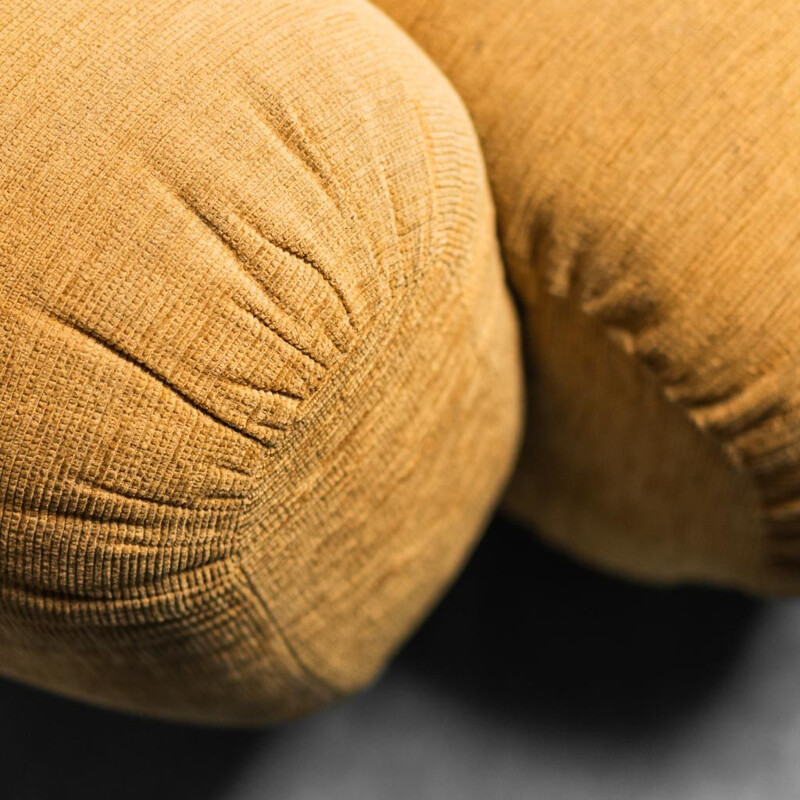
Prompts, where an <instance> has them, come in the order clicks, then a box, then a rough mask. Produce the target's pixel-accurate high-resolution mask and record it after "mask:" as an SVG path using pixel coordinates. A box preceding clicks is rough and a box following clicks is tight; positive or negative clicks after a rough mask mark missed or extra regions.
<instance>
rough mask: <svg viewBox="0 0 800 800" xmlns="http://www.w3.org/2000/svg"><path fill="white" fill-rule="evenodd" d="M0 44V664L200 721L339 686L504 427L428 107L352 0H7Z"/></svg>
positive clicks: (428, 563)
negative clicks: (55, 1)
mask: <svg viewBox="0 0 800 800" xmlns="http://www.w3.org/2000/svg"><path fill="white" fill-rule="evenodd" d="M0 54H2V55H0V64H2V69H0V129H1V130H0V264H2V269H0V320H2V323H1V324H0V379H1V380H0V672H2V673H3V674H4V675H8V676H11V677H15V678H19V679H22V680H25V681H28V682H30V683H32V684H35V685H38V686H43V687H48V688H50V689H54V690H57V691H59V692H63V693H65V694H67V695H70V696H74V697H80V698H84V699H87V700H91V701H93V702H96V703H101V704H105V705H109V706H113V707H117V708H121V709H127V710H131V711H136V712H142V713H149V714H157V715H160V716H164V717H170V718H175V719H183V720H192V721H199V722H214V723H230V724H256V723H261V722H265V721H271V720H276V719H281V718H285V717H289V716H294V715H297V714H302V713H306V712H308V711H310V710H311V709H313V708H315V707H318V706H320V705H323V704H325V703H329V702H331V701H333V700H335V699H337V698H339V697H341V696H342V695H344V694H346V693H348V692H350V691H353V690H355V689H357V688H359V687H361V686H363V685H364V684H365V683H367V682H368V681H370V680H371V679H372V678H373V677H374V676H375V675H376V674H377V673H378V672H379V671H380V669H381V668H382V667H383V665H384V664H385V662H386V660H387V659H388V658H389V657H390V655H391V654H392V652H393V651H394V650H395V649H396V648H397V647H398V646H399V644H400V643H401V642H402V641H403V639H404V638H405V637H406V636H407V635H408V634H409V633H410V632H411V631H412V630H413V628H414V626H415V625H416V624H417V622H418V621H419V620H420V619H421V617H422V616H423V615H424V614H425V612H426V610H427V609H428V608H429V607H430V606H431V604H432V603H433V602H434V601H435V600H436V598H437V597H438V596H439V594H440V593H441V592H442V591H443V589H444V587H445V586H446V585H447V583H448V581H449V580H450V579H451V577H452V576H453V574H454V572H455V571H456V570H457V568H458V567H459V565H460V564H461V562H462V561H463V559H464V558H465V557H466V555H467V553H468V551H469V549H470V547H471V546H472V543H473V542H474V540H475V537H476V536H477V534H478V533H479V532H480V530H481V527H482V525H483V521H484V519H485V518H486V515H487V514H488V513H489V511H490V509H491V508H492V506H493V504H494V502H495V499H496V497H497V495H498V493H499V491H500V488H501V485H502V483H503V481H504V479H505V477H506V476H507V474H508V471H509V469H510V466H511V460H512V457H513V454H514V449H515V446H516V440H517V432H518V428H519V418H520V413H519V410H520V383H519V369H518V355H517V351H518V342H517V335H516V329H515V322H514V316H513V313H512V308H511V305H510V300H509V297H508V295H507V293H506V289H505V284H504V279H503V275H502V269H501V266H500V264H499V260H498V253H497V247H496V243H495V237H494V217H493V211H492V207H491V203H490V199H489V196H488V190H487V187H486V182H485V178H484V172H483V165H482V160H481V155H480V151H479V147H478V144H477V140H476V138H475V135H474V132H473V130H472V127H471V124H470V122H469V119H468V117H467V114H466V112H465V111H464V109H463V107H462V106H461V103H460V101H459V100H458V98H457V96H456V95H455V93H454V92H453V90H452V89H451V87H450V86H449V84H447V82H446V81H445V79H444V78H443V77H442V76H441V75H440V74H439V73H438V71H437V70H436V69H435V68H434V67H433V66H432V65H431V64H430V62H429V61H428V60H427V59H426V58H425V57H424V56H423V55H422V53H421V51H419V50H418V49H417V47H416V46H415V45H413V44H412V43H411V42H410V41H409V40H408V39H407V37H406V36H405V35H404V34H402V33H401V32H400V31H399V30H398V29H397V27H396V26H395V25H394V24H393V23H391V22H390V21H389V20H387V19H386V18H385V17H384V16H383V15H382V14H380V13H379V12H378V11H376V10H374V9H373V8H372V7H371V6H369V5H368V4H367V3H365V2H361V0H225V2H217V0H133V1H131V0H64V2H59V3H51V2H45V0H10V1H9V2H6V3H3V4H2V7H1V8H0Z"/></svg>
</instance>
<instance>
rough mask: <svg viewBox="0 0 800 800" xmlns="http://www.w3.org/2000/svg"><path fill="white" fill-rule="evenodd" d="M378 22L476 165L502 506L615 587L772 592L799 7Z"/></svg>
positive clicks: (788, 315)
mask: <svg viewBox="0 0 800 800" xmlns="http://www.w3.org/2000/svg"><path fill="white" fill-rule="evenodd" d="M378 4H379V5H380V6H381V7H382V8H384V9H385V10H387V12H388V13H389V14H390V15H391V16H393V17H394V18H395V19H396V20H397V21H398V22H399V23H400V24H401V25H403V26H404V27H405V28H407V30H408V31H409V32H410V33H411V34H412V36H413V37H414V38H415V39H416V40H417V41H418V42H419V43H420V44H421V45H422V46H423V47H424V49H426V50H427V52H428V53H429V54H430V55H431V56H432V57H433V59H434V60H435V61H436V62H437V63H438V64H439V65H440V66H441V67H442V68H443V71H444V72H445V73H446V74H447V75H448V76H449V77H450V79H451V80H452V81H453V83H454V85H455V87H456V89H457V90H458V91H459V92H460V93H461V95H462V97H463V99H464V100H465V102H466V104H467V106H468V108H469V109H470V111H471V113H472V115H473V118H474V121H475V123H476V127H477V128H478V132H479V134H480V136H481V140H482V143H483V146H484V151H485V156H486V160H487V166H488V172H489V177H490V182H491V184H492V187H493V190H494V193H495V201H496V205H497V212H498V223H499V229H500V235H501V239H502V245H503V249H504V254H505V257H506V259H507V266H508V269H509V272H510V275H511V280H512V283H513V284H514V286H515V288H516V290H517V292H518V295H519V298H520V301H521V304H522V306H523V307H524V313H525V317H526V331H527V333H526V347H527V351H528V353H527V363H528V374H529V380H528V387H529V395H530V403H529V411H528V433H527V437H526V443H525V445H524V449H523V456H522V461H521V464H520V467H519V468H518V470H517V473H516V476H515V478H514V480H513V483H512V487H511V490H510V493H509V496H508V499H507V507H508V508H509V509H511V510H512V511H513V512H514V513H515V514H517V515H519V516H521V517H523V518H525V519H527V520H530V521H531V522H533V523H534V524H535V525H536V526H537V527H538V528H539V529H540V530H541V531H542V533H543V534H544V535H545V536H547V537H548V538H549V539H551V540H552V541H554V542H556V543H557V544H558V545H559V546H561V547H563V548H565V549H567V550H569V551H571V552H574V553H577V554H579V555H580V556H582V557H583V558H585V559H588V560H590V561H592V562H593V563H597V564H601V565H604V566H606V567H608V568H612V569H614V570H617V571H621V572H624V573H627V574H630V575H635V576H638V577H641V578H649V579H656V580H664V581H672V580H682V579H691V580H712V581H716V582H719V583H724V584H733V585H736V586H740V587H744V588H746V589H750V590H755V591H776V592H783V591H796V590H797V589H798V576H800V569H798V561H799V560H800V386H799V385H798V384H799V383H800V266H799V265H798V242H800V148H799V147H798V132H800V68H798V52H800V7H798V5H797V4H796V3H794V2H790V0H771V2H768V3H765V2H762V0H736V2H733V3H718V2H708V1H707V0H666V2H660V3H653V2H645V1H644V0H610V1H609V2H599V3H598V2H590V1H589V0H528V1H527V2H519V0H488V1H486V0H380V2H379V3H378Z"/></svg>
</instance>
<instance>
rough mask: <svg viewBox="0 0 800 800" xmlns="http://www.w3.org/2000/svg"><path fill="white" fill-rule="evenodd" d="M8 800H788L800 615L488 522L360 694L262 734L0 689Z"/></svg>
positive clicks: (795, 754) (796, 738) (798, 765)
mask: <svg viewBox="0 0 800 800" xmlns="http://www.w3.org/2000/svg"><path fill="white" fill-rule="evenodd" d="M0 787H2V791H3V795H2V796H3V798H4V799H5V800H50V798H58V800H71V799H72V798H75V799H76V800H78V799H79V798H80V799H81V800H84V799H85V800H95V798H96V799H97V800H99V799H100V798H102V799H103V800H109V799H111V800H127V798H137V800H139V799H140V798H147V800H157V798H172V799H173V800H174V799H175V798H190V799H191V800H222V799H223V798H224V800H228V799H229V798H230V800H251V799H252V800H255V799H256V798H259V800H261V799H264V800H266V799H267V798H269V800H316V799H317V798H319V800H336V799H337V798H342V800H361V799H362V798H363V799H364V800H380V799H381V798H414V800H424V799H425V798H436V799H437V800H438V799H439V798H453V799H454V800H455V799H456V798H458V800H468V799H469V798H481V800H484V799H485V798H503V799H504V800H505V799H506V798H509V799H512V800H513V798H542V800H562V798H563V799H564V800H583V799H584V798H586V799H587V800H588V798H591V800H605V799H606V798H608V800H627V798H636V800H667V798H669V799H670V800H674V799H675V798H678V799H682V798H688V799H689V800H695V799H697V800H754V799H755V798H768V799H769V800H783V798H786V799H787V800H791V799H793V798H798V797H800V601H780V602H778V601H772V602H768V603H766V602H765V603H759V602H755V601H752V600H747V599H745V598H742V597H739V596H736V595H732V594H724V593H717V592H711V591H700V590H686V589H684V590H679V591H655V590H650V589H643V588H640V587H635V586H630V585H626V584H623V583H619V582H616V581H613V580H611V579H608V578H604V577H600V576H597V575H594V574H592V573H590V572H588V571H586V570H583V569H581V568H580V567H577V566H574V565H572V564H571V563H568V562H567V561H566V560H564V559H562V558H560V557H558V556H556V555H553V554H552V553H550V552H549V551H547V550H545V549H544V548H542V547H540V546H538V545H536V544H535V543H534V542H533V541H532V539H531V538H530V537H529V536H528V535H527V534H525V533H523V532H521V531H519V530H516V529H515V528H513V527H512V526H509V525H508V524H504V523H502V522H500V521H498V522H496V523H495V524H494V525H493V527H492V529H491V531H490V533H489V535H488V536H487V538H486V539H485V540H484V542H483V544H482V545H481V546H480V547H479V548H478V551H477V553H476V554H475V558H474V559H473V560H472V562H471V563H470V566H469V567H468V569H467V571H466V572H465V574H464V575H463V576H462V578H461V579H460V580H459V581H458V582H457V584H456V585H455V586H454V587H453V589H452V590H451V592H450V593H449V595H448V596H447V597H446V599H445V600H444V602H443V604H442V605H441V607H440V608H439V609H438V611H437V612H436V613H435V614H434V615H433V617H432V618H431V619H430V621H429V622H428V623H427V625H426V626H425V627H424V628H423V630H422V631H421V632H420V633H419V634H418V635H417V637H415V639H414V640H413V641H412V642H411V643H410V644H409V645H408V646H407V647H406V649H405V650H404V651H403V653H402V654H401V656H400V658H399V659H398V660H397V661H396V663H395V664H394V666H393V667H392V668H391V669H390V670H389V672H388V673H387V674H386V675H385V676H384V678H383V679H382V680H381V681H380V682H379V683H378V684H377V685H376V686H375V687H374V688H373V689H372V690H370V691H369V692H367V693H365V694H363V695H362V696H360V697H358V698H356V699H354V700H352V701H350V702H348V703H346V704H344V705H342V706H340V707H338V708H335V709H331V710H329V711H327V712H325V713H322V714H320V715H318V716H316V717H313V718H311V719H309V720H305V721H302V722H298V723H294V724H291V725H286V726H282V727H280V728H277V729H274V730H270V731H264V732H259V733H242V732H219V731H208V730H200V729H192V728H184V727H180V726H174V725H164V724H160V723H156V722H150V721H146V720H141V719H136V718H130V717H126V716H124V715H119V714H113V713H109V712H103V711H97V710H94V709H91V708H86V707H83V706H81V705H79V704H75V703H71V702H68V701H65V700H61V699H58V698H54V697H50V696H48V695H45V694H43V693H40V692H37V691H33V690H29V689H25V688H22V687H19V686H16V685H14V684H11V683H8V682H0Z"/></svg>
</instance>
